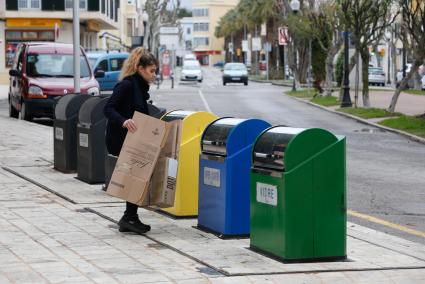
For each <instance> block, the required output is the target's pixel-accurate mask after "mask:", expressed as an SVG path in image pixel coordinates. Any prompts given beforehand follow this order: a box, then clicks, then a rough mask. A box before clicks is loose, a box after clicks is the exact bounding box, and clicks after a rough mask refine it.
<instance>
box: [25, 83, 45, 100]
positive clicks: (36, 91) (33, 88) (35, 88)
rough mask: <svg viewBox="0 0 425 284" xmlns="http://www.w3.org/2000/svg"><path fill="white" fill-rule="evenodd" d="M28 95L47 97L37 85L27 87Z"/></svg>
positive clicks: (31, 96)
mask: <svg viewBox="0 0 425 284" xmlns="http://www.w3.org/2000/svg"><path fill="white" fill-rule="evenodd" d="M28 97H30V98H47V96H46V95H44V94H43V90H42V89H41V88H40V87H38V86H30V87H29V89H28Z"/></svg>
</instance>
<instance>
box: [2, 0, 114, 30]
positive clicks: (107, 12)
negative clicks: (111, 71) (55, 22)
mask: <svg viewBox="0 0 425 284" xmlns="http://www.w3.org/2000/svg"><path fill="white" fill-rule="evenodd" d="M17 3H18V2H17V0H0V11H1V12H0V18H3V19H6V20H7V19H28V20H31V19H61V20H63V21H72V19H73V15H72V0H62V1H61V0H59V1H57V0H41V1H40V4H41V5H39V8H25V9H24V8H20V7H18V4H17ZM110 4H111V1H109V0H108V1H105V0H80V22H81V23H82V24H85V25H90V27H91V28H92V29H94V30H96V29H99V30H101V29H102V30H103V29H118V28H119V23H118V8H119V0H114V1H112V4H113V5H112V7H109V6H110ZM103 5H105V6H103Z"/></svg>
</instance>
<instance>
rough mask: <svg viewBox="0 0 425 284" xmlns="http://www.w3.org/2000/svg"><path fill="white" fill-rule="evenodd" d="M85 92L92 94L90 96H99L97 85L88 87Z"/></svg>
mask: <svg viewBox="0 0 425 284" xmlns="http://www.w3.org/2000/svg"><path fill="white" fill-rule="evenodd" d="M87 93H88V94H89V95H92V96H99V95H100V92H99V88H98V87H92V88H90V89H88V90H87Z"/></svg>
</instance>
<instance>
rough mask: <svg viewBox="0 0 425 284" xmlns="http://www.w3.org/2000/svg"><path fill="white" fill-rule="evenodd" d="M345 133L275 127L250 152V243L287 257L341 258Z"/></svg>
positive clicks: (289, 259) (344, 219) (343, 249)
mask: <svg viewBox="0 0 425 284" xmlns="http://www.w3.org/2000/svg"><path fill="white" fill-rule="evenodd" d="M345 177H346V164H345V137H343V136H335V135H334V134H332V133H330V132H328V131H326V130H323V129H318V128H312V129H301V128H292V127H284V126H275V127H271V128H268V129H266V130H265V131H263V132H262V133H261V134H260V135H259V136H258V138H257V140H256V142H255V145H254V147H253V152H252V168H251V172H250V226H251V235H250V247H251V249H253V250H256V251H259V252H261V253H264V254H266V255H270V256H272V257H275V258H278V259H280V260H283V261H287V262H304V261H328V260H339V259H345V258H346V255H347V253H346V232H347V229H346V223H347V213H346V211H347V210H346V179H345Z"/></svg>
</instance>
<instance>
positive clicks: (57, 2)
mask: <svg viewBox="0 0 425 284" xmlns="http://www.w3.org/2000/svg"><path fill="white" fill-rule="evenodd" d="M41 10H43V11H65V0H41Z"/></svg>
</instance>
